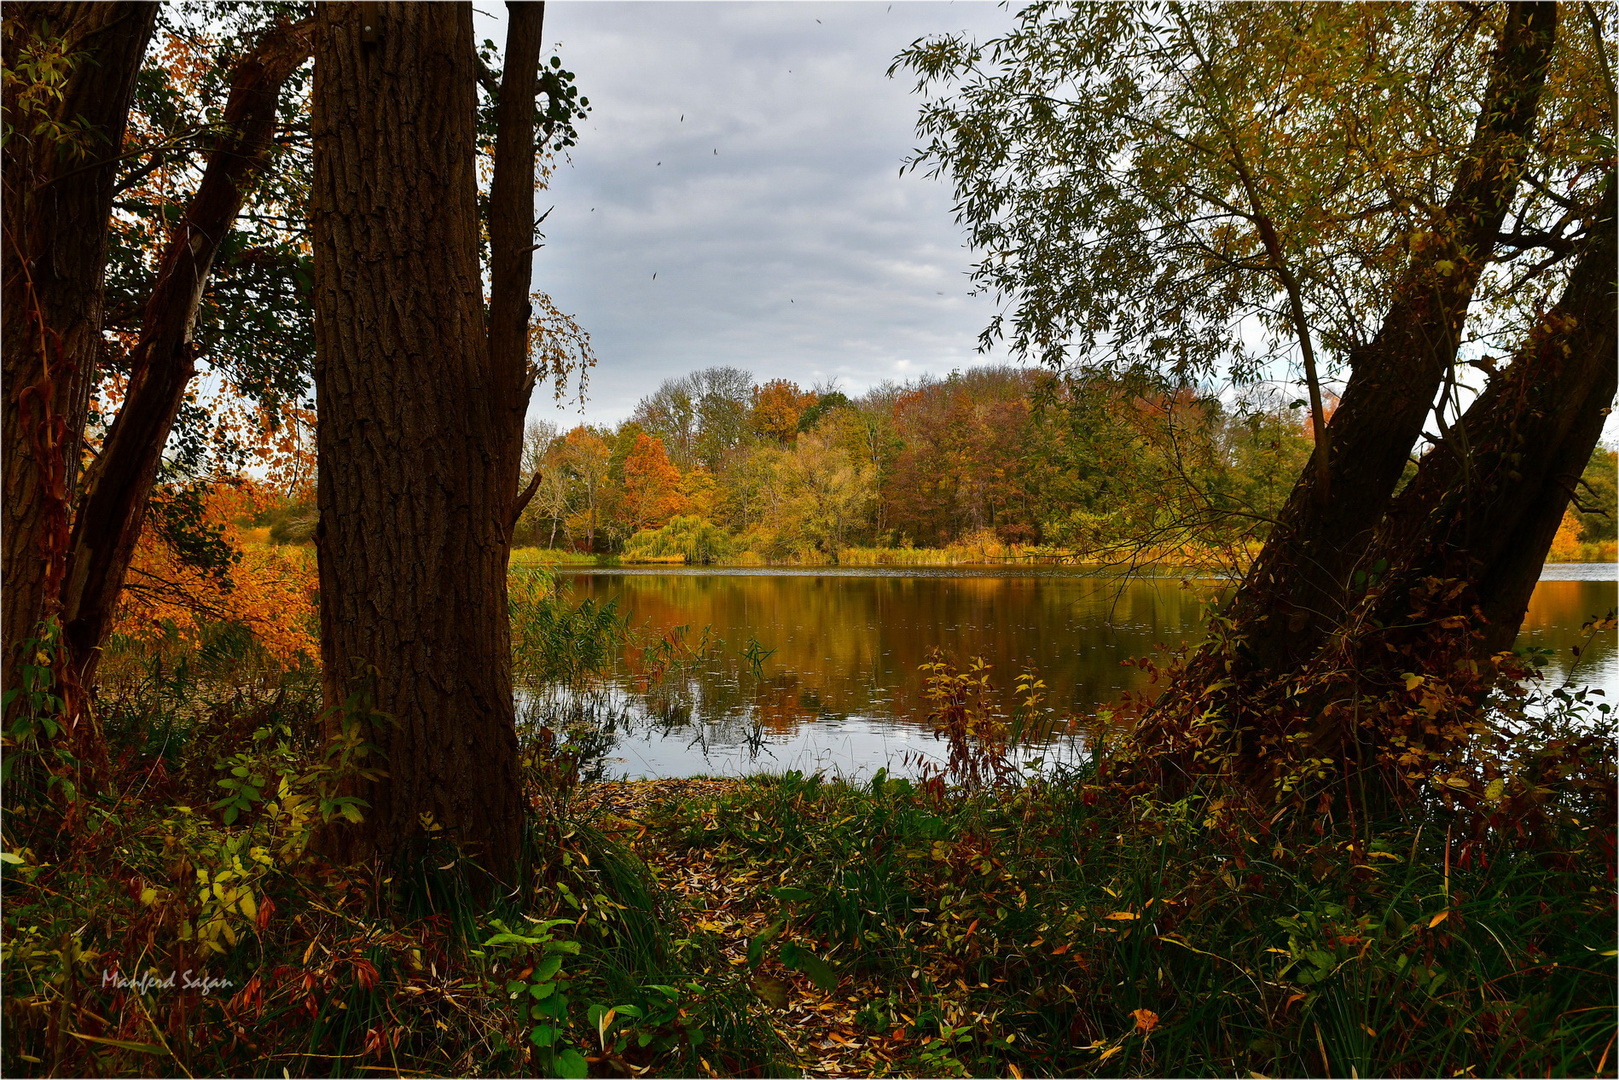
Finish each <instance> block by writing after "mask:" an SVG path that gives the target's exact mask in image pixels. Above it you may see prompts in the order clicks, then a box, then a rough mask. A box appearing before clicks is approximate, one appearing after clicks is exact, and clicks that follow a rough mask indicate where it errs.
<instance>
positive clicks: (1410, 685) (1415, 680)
mask: <svg viewBox="0 0 1619 1080" xmlns="http://www.w3.org/2000/svg"><path fill="white" fill-rule="evenodd" d="M1401 678H1403V679H1404V680H1405V688H1406V690H1408V691H1409V690H1415V689H1416V688H1417V687H1419V686H1421V685H1422V684H1423V683H1424V682H1427V680H1426V679H1424V678H1423V677H1422V676H1421V675H1416V674H1413V673H1411V672H1409V671H1408V672H1406V673H1405V674H1404V675H1403V676H1401Z"/></svg>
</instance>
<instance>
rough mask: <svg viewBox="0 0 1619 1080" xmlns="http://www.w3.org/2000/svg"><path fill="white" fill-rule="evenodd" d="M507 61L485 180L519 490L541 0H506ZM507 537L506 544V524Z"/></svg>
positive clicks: (509, 439)
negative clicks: (536, 0) (492, 153)
mask: <svg viewBox="0 0 1619 1080" xmlns="http://www.w3.org/2000/svg"><path fill="white" fill-rule="evenodd" d="M506 12H507V30H506V57H505V61H506V66H505V70H504V72H503V73H502V77H501V83H500V99H499V101H498V102H496V105H495V146H496V153H495V172H494V176H493V177H492V178H491V180H490V185H489V283H490V290H489V364H490V370H491V372H492V373H493V380H494V385H493V387H492V390H493V401H494V402H495V408H496V411H497V414H498V415H497V417H496V422H497V424H501V425H503V426H502V427H501V429H500V430H499V431H498V432H497V433H496V440H495V443H494V447H493V448H494V452H495V454H496V459H497V462H498V468H499V470H500V472H501V474H502V475H503V476H504V477H506V481H505V483H506V490H507V491H517V489H518V473H519V471H520V468H521V465H522V458H523V421H524V419H525V418H526V417H527V416H528V399H529V396H530V395H531V394H532V393H533V391H534V370H533V367H532V365H530V364H529V361H528V325H529V311H530V302H529V289H530V279H531V278H532V277H533V274H534V159H535V151H536V148H535V145H534V95H535V93H536V92H537V91H538V89H539V68H540V32H541V30H542V29H543V28H544V24H545V4H544V3H543V2H542V3H508V4H507V5H506ZM538 482H539V472H538V470H536V472H535V475H534V480H533V481H532V482H531V483H530V484H529V486H528V489H527V491H526V492H523V493H519V494H518V496H517V498H516V499H515V500H513V502H512V507H511V510H510V511H509V512H508V515H507V516H508V518H509V519H510V522H511V527H512V528H515V527H516V525H517V518H518V516H519V515H520V514H521V513H522V509H523V506H524V505H525V504H527V502H528V500H529V498H530V497H531V496H532V495H533V494H534V489H535V488H536V487H537V486H538ZM506 543H507V546H508V548H509V547H510V545H511V532H510V529H508V530H507V535H506Z"/></svg>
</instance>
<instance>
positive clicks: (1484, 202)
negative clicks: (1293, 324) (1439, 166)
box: [1199, 3, 1557, 678]
mask: <svg viewBox="0 0 1619 1080" xmlns="http://www.w3.org/2000/svg"><path fill="white" fill-rule="evenodd" d="M1556 36H1557V5H1555V4H1541V3H1518V4H1514V5H1512V7H1511V9H1510V12H1509V14H1508V17H1507V22H1506V27H1505V29H1504V30H1503V31H1502V37H1501V42H1500V45H1499V46H1498V48H1497V50H1496V54H1495V58H1494V61H1493V62H1492V66H1491V72H1490V82H1489V86H1488V89H1487V91H1486V93H1485V97H1484V102H1483V106H1482V108H1481V110H1480V112H1479V117H1478V122H1477V125H1476V128H1475V131H1474V135H1473V140H1472V143H1471V145H1470V146H1469V147H1468V149H1467V152H1466V156H1465V158H1464V159H1463V164H1462V166H1461V169H1460V172H1459V173H1458V175H1457V178H1456V181H1455V185H1454V187H1453V189H1452V191H1451V194H1450V197H1449V199H1448V200H1447V202H1446V204H1445V208H1444V212H1443V214H1442V215H1441V216H1440V218H1439V220H1438V222H1437V223H1436V224H1435V226H1434V228H1433V229H1432V231H1431V232H1427V233H1421V234H1417V235H1415V236H1413V238H1412V245H1411V246H1412V255H1411V261H1410V264H1409V266H1408V267H1407V269H1406V271H1405V273H1404V275H1403V276H1402V278H1401V279H1400V280H1399V281H1398V282H1397V283H1396V285H1395V288H1394V294H1393V302H1392V303H1391V305H1390V307H1389V310H1388V313H1387V314H1386V315H1385V317H1384V319H1383V324H1382V327H1381V329H1380V330H1379V331H1378V334H1377V336H1376V337H1375V338H1374V339H1373V340H1372V341H1371V342H1369V343H1368V344H1367V345H1366V346H1364V347H1363V348H1361V349H1359V350H1357V351H1356V352H1354V353H1353V354H1351V356H1350V358H1349V364H1350V376H1349V380H1348V382H1347V384H1346V385H1345V387H1344V393H1343V396H1342V397H1341V398H1340V400H1339V403H1338V407H1337V409H1336V411H1335V412H1334V413H1333V416H1332V420H1331V422H1330V423H1329V424H1328V434H1329V436H1330V438H1329V440H1328V443H1329V444H1330V446H1331V460H1330V461H1329V463H1328V473H1329V476H1330V481H1329V488H1330V494H1331V497H1330V498H1329V499H1327V500H1325V501H1324V502H1323V501H1322V500H1319V499H1318V498H1317V497H1316V494H1317V493H1316V485H1317V475H1316V474H1317V468H1316V465H1315V458H1314V455H1312V458H1311V462H1310V464H1308V465H1307V466H1306V467H1305V469H1304V472H1303V473H1302V474H1301V475H1300V477H1299V480H1298V483H1297V484H1296V486H1295V487H1294V489H1293V492H1292V494H1291V495H1290V496H1289V498H1288V501H1287V504H1286V505H1285V506H1284V508H1283V510H1282V513H1281V515H1280V517H1279V519H1278V522H1277V524H1276V527H1275V528H1274V529H1273V530H1272V532H1271V534H1270V537H1269V538H1268V540H1267V541H1266V543H1265V546H1264V548H1263V550H1262V551H1261V552H1260V555H1259V557H1258V558H1257V559H1256V560H1255V562H1254V565H1253V567H1252V568H1251V569H1250V570H1249V572H1248V574H1247V576H1246V577H1245V578H1244V579H1243V582H1242V585H1241V587H1240V588H1239V589H1238V592H1237V595H1236V597H1235V598H1234V600H1233V603H1232V605H1231V609H1230V611H1229V612H1228V615H1229V617H1230V618H1231V619H1232V621H1233V622H1234V623H1235V624H1236V627H1237V634H1238V636H1239V637H1241V638H1242V641H1243V650H1242V655H1241V661H1242V663H1243V665H1244V666H1249V665H1251V666H1252V667H1253V668H1256V669H1259V670H1261V671H1263V670H1273V671H1274V670H1282V669H1285V668H1287V667H1290V666H1292V665H1295V664H1298V663H1300V662H1302V661H1303V660H1305V659H1307V658H1308V657H1309V656H1310V655H1311V654H1312V653H1313V652H1314V651H1315V649H1316V647H1317V646H1318V645H1319V644H1320V643H1321V641H1322V639H1323V638H1324V637H1325V636H1326V635H1327V634H1329V633H1331V632H1332V630H1333V629H1334V628H1335V627H1336V626H1337V625H1338V622H1339V620H1340V619H1341V618H1342V616H1343V614H1344V612H1345V611H1346V610H1347V609H1348V607H1349V606H1350V605H1351V603H1352V593H1353V590H1352V589H1351V588H1350V585H1351V582H1352V580H1353V575H1354V572H1355V570H1356V569H1357V567H1358V566H1359V565H1360V564H1361V562H1362V561H1363V556H1364V554H1365V551H1366V547H1367V545H1368V544H1369V543H1370V542H1371V539H1372V535H1373V530H1374V528H1375V527H1376V525H1377V522H1378V521H1379V520H1380V519H1381V518H1382V516H1383V512H1384V510H1385V509H1386V508H1387V506H1388V503H1389V499H1390V498H1391V497H1392V496H1393V494H1394V490H1395V487H1396V486H1397V485H1398V483H1399V480H1400V476H1401V474H1402V472H1403V470H1404V469H1405V465H1406V462H1407V460H1408V459H1409V457H1410V453H1411V448H1412V447H1413V446H1414V445H1415V444H1416V441H1417V438H1418V436H1419V435H1420V434H1421V432H1422V425H1423V423H1424V422H1425V421H1426V419H1427V417H1428V413H1429V411H1430V409H1431V408H1432V406H1433V401H1434V398H1435V395H1436V394H1437V392H1438V390H1439V388H1440V386H1441V385H1442V384H1443V382H1444V379H1445V377H1446V375H1447V373H1448V372H1449V371H1450V370H1451V367H1452V365H1454V364H1455V362H1456V353H1457V349H1458V346H1459V343H1460V341H1461V331H1462V324H1463V321H1464V320H1465V318H1466V315H1467V307H1468V304H1469V303H1470V302H1471V300H1472V297H1473V291H1474V289H1475V287H1476V286H1477V283H1478V280H1479V275H1480V274H1481V273H1482V272H1483V270H1484V267H1485V265H1486V264H1487V263H1488V261H1489V259H1490V256H1491V253H1492V252H1493V250H1494V247H1495V242H1496V237H1497V235H1498V233H1499V232H1500V228H1501V223H1502V221H1503V219H1504V218H1505V216H1506V212H1507V209H1508V207H1509V205H1510V203H1511V201H1512V196H1513V193H1514V191H1515V190H1516V189H1517V186H1518V180H1519V176H1520V174H1521V173H1522V169H1523V162H1524V158H1525V155H1526V154H1527V152H1528V150H1529V147H1530V141H1531V138H1532V135H1533V132H1534V126H1535V117H1536V114H1537V112H1538V110H1539V105H1540V97H1541V91H1542V88H1543V87H1544V85H1545V79H1546V66H1547V63H1548V62H1549V60H1550V59H1551V54H1552V48H1553V45H1554V44H1555V41H1556ZM1317 452H1318V453H1319V452H1320V451H1319V450H1318V451H1317ZM1201 677H1203V676H1202V675H1201V674H1200V675H1199V678H1201Z"/></svg>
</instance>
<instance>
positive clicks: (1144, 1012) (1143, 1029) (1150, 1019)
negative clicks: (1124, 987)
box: [1130, 1009, 1158, 1035]
mask: <svg viewBox="0 0 1619 1080" xmlns="http://www.w3.org/2000/svg"><path fill="white" fill-rule="evenodd" d="M1130 1015H1131V1016H1132V1017H1134V1018H1135V1022H1136V1031H1138V1032H1140V1033H1141V1034H1142V1035H1151V1034H1152V1029H1153V1028H1155V1027H1157V1026H1158V1014H1157V1013H1155V1012H1153V1011H1152V1010H1151V1009H1136V1010H1134V1011H1133V1012H1131V1013H1130Z"/></svg>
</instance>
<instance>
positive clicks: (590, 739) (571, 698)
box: [517, 685, 630, 784]
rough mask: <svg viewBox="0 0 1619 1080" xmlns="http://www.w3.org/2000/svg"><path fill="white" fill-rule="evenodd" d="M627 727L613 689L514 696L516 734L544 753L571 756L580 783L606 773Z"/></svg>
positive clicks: (554, 689)
mask: <svg viewBox="0 0 1619 1080" xmlns="http://www.w3.org/2000/svg"><path fill="white" fill-rule="evenodd" d="M629 726H630V710H629V709H628V708H627V706H626V703H625V702H624V700H623V697H622V695H620V694H618V693H616V692H615V691H614V690H612V689H611V688H605V687H604V688H600V689H595V690H585V691H577V690H570V689H568V688H567V687H565V686H562V685H557V686H548V687H539V688H531V687H529V688H523V689H520V690H519V691H518V694H517V731H518V735H519V736H520V737H521V738H522V739H523V741H524V742H525V743H530V744H532V745H533V746H534V747H535V749H537V750H539V751H540V752H542V753H545V754H549V755H556V754H559V753H560V754H568V755H571V756H573V757H574V758H575V759H576V760H577V762H578V769H579V779H580V781H582V782H584V783H587V784H588V783H593V782H595V781H597V780H601V779H603V778H604V777H605V776H606V775H607V767H608V765H609V764H611V762H612V758H611V754H612V750H613V747H614V746H616V745H617V744H618V734H619V732H620V731H621V730H625V729H627V728H628V727H629Z"/></svg>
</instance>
